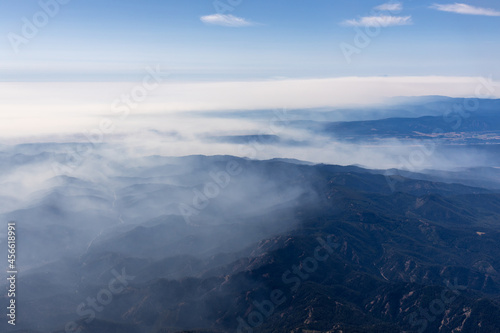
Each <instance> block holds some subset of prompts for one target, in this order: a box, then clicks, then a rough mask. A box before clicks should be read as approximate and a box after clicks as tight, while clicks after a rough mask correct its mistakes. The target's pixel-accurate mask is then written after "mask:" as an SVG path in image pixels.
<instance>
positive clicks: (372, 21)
mask: <svg viewBox="0 0 500 333" xmlns="http://www.w3.org/2000/svg"><path fill="white" fill-rule="evenodd" d="M342 24H343V25H347V26H350V27H391V26H397V25H410V24H413V22H412V20H411V16H388V15H380V16H365V17H362V18H360V19H359V20H347V21H344V22H342Z"/></svg>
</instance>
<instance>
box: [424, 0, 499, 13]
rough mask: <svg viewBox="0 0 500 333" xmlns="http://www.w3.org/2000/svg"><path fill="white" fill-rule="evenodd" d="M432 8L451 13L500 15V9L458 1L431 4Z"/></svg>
mask: <svg viewBox="0 0 500 333" xmlns="http://www.w3.org/2000/svg"><path fill="white" fill-rule="evenodd" d="M431 8H432V9H437V10H440V11H443V12H451V13H457V14H465V15H483V16H500V11H497V10H495V9H491V8H481V7H475V6H470V5H467V4H465V3H457V2H455V3H454V4H448V5H440V4H434V5H432V6H431Z"/></svg>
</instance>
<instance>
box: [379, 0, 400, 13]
mask: <svg viewBox="0 0 500 333" xmlns="http://www.w3.org/2000/svg"><path fill="white" fill-rule="evenodd" d="M375 10H379V11H388V12H399V11H401V10H403V5H402V4H401V3H400V2H387V3H384V4H382V5H380V6H377V7H375Z"/></svg>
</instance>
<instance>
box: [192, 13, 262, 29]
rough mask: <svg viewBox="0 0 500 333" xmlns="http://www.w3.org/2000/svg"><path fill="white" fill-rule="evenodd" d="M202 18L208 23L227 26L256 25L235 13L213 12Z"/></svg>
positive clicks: (201, 18)
mask: <svg viewBox="0 0 500 333" xmlns="http://www.w3.org/2000/svg"><path fill="white" fill-rule="evenodd" d="M200 20H201V21H202V22H203V23H206V24H212V25H222V26H225V27H248V26H251V25H255V23H253V22H250V21H248V20H246V19H244V18H242V17H237V16H234V15H224V14H213V15H206V16H202V17H200Z"/></svg>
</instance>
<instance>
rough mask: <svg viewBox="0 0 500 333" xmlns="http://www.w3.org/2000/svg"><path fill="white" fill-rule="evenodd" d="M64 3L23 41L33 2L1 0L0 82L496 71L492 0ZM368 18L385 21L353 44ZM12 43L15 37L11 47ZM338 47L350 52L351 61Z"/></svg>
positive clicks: (496, 7) (498, 24) (498, 28)
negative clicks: (147, 75)
mask: <svg viewBox="0 0 500 333" xmlns="http://www.w3.org/2000/svg"><path fill="white" fill-rule="evenodd" d="M51 1H52V2H53V1H56V0H51ZM51 1H49V0H42V1H41V2H42V3H50V2H51ZM60 1H61V2H63V1H62V0H60ZM65 2H68V3H67V4H61V5H59V7H60V8H59V10H58V11H57V13H56V14H55V15H53V17H49V19H48V20H47V24H44V23H43V22H42V24H40V25H41V26H40V28H37V29H38V33H37V34H36V36H34V37H31V36H28V37H29V38H26V36H24V35H23V32H22V28H23V25H25V22H26V21H23V18H26V19H27V20H28V21H29V22H33V16H34V15H36V14H37V13H39V12H40V11H41V10H42V9H41V7H40V1H33V0H24V1H17V0H2V1H0V36H1V39H0V80H2V81H58V80H71V81H94V80H95V81H106V80H117V81H119V80H130V79H133V78H134V77H136V76H137V75H139V74H140V73H142V72H143V70H144V67H145V66H147V65H150V66H152V65H157V64H159V65H160V66H161V67H162V68H165V69H168V72H169V73H171V75H172V77H175V78H176V79H178V80H198V81H199V80H203V81H204V80H227V79H231V80H234V79H237V80H251V79H266V78H280V77H286V78H326V77H342V76H411V75H440V76H490V75H492V76H493V77H495V78H497V77H498V76H500V67H499V66H498V54H500V38H499V36H498V33H499V32H500V16H498V15H497V14H499V13H500V3H498V1H492V0H488V1H486V0H475V1H461V2H459V3H455V2H452V1H415V0H414V1H402V2H399V3H396V4H395V2H391V3H390V4H392V5H394V6H396V7H400V8H398V9H397V10H393V11H387V10H380V9H375V8H376V7H377V6H380V5H382V4H384V1H372V0H363V1H355V0H354V1H353V0H349V1H347V0H346V1H332V0H309V1H307V0H241V1H238V0H221V3H232V4H233V6H231V7H232V10H231V11H224V12H221V13H219V14H221V15H222V14H223V15H232V16H214V15H215V14H217V10H216V8H215V7H214V2H212V1H206V0H148V1H132V0H119V1H118V0H116V1H110V0H71V1H68V0H65ZM396 7H394V8H396ZM379 8H382V7H379ZM386 8H389V7H386ZM499 15H500V14H499ZM38 17H39V19H43V14H42V16H40V15H39V16H38ZM380 17H383V18H380ZM374 20H375V21H376V22H378V24H381V25H385V24H387V25H389V26H384V27H381V28H380V33H378V34H377V35H376V36H373V37H370V42H369V45H364V46H362V47H359V46H360V45H359V44H358V45H356V44H355V38H356V36H357V35H358V34H359V31H365V29H366V27H365V26H364V25H367V24H368V25H369V24H370V22H373V21H374ZM224 23H225V24H226V25H227V24H229V25H231V24H233V25H240V26H224V25H219V24H224ZM391 24H394V25H391ZM13 36H21V37H22V38H24V39H23V42H22V43H20V44H18V45H17V47H18V52H14V48H13V46H12V45H13V44H12V38H14V37H13ZM9 38H10V40H9ZM16 38H17V37H16ZM16 40H17V41H19V39H16ZM341 45H344V46H345V45H351V46H354V47H355V48H356V50H357V52H356V53H354V54H352V56H351V57H350V62H348V61H346V58H345V56H344V54H343V52H342V48H341Z"/></svg>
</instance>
